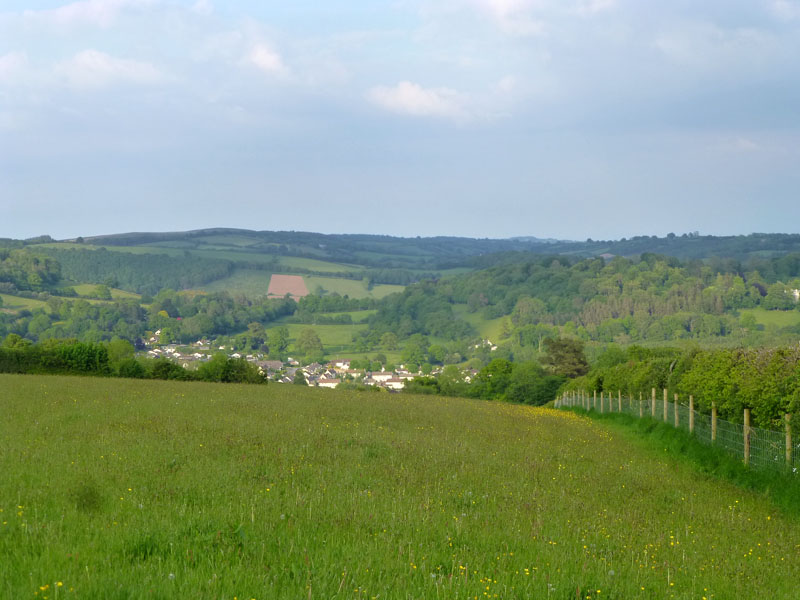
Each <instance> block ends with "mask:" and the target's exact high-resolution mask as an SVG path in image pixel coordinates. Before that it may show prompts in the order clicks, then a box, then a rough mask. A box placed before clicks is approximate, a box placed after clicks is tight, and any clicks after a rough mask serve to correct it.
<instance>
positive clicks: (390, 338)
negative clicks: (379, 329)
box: [381, 331, 397, 352]
mask: <svg viewBox="0 0 800 600" xmlns="http://www.w3.org/2000/svg"><path fill="white" fill-rule="evenodd" d="M381 346H382V347H383V348H385V349H386V350H388V351H390V352H393V351H394V350H397V336H396V335H395V334H394V333H392V332H391V331H387V332H386V333H384V334H383V335H382V336H381Z"/></svg>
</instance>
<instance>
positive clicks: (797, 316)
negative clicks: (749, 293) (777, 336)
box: [740, 308, 800, 327]
mask: <svg viewBox="0 0 800 600" xmlns="http://www.w3.org/2000/svg"><path fill="white" fill-rule="evenodd" d="M740 314H742V315H748V314H749V315H753V318H754V319H755V320H756V323H758V324H759V325H764V326H765V327H791V326H793V325H800V311H797V310H766V309H764V308H746V309H743V310H741V311H740Z"/></svg>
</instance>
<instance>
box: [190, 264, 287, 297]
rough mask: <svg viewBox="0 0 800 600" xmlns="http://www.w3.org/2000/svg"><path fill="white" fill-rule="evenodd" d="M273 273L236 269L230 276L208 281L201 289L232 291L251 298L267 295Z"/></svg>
mask: <svg viewBox="0 0 800 600" xmlns="http://www.w3.org/2000/svg"><path fill="white" fill-rule="evenodd" d="M271 276H272V273H270V272H269V271H262V270H260V269H236V270H235V271H234V272H233V274H231V276H230V277H226V278H224V279H217V280H216V281H212V282H211V283H207V284H206V285H204V286H202V287H201V288H200V289H201V290H203V291H206V292H230V293H233V294H244V295H245V296H248V297H250V298H257V297H259V296H265V295H266V294H267V290H268V289H269V278H270V277H271Z"/></svg>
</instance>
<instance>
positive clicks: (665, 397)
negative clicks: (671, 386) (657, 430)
mask: <svg viewBox="0 0 800 600" xmlns="http://www.w3.org/2000/svg"><path fill="white" fill-rule="evenodd" d="M667 404H669V401H668V400H667V388H664V423H666V422H667V420H668V416H667Z"/></svg>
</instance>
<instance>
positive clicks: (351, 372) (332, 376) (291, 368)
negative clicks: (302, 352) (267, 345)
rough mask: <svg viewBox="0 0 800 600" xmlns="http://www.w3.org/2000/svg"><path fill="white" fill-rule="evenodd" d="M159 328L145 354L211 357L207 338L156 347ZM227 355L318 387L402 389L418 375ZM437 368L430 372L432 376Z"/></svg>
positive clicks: (344, 363) (190, 360)
mask: <svg viewBox="0 0 800 600" xmlns="http://www.w3.org/2000/svg"><path fill="white" fill-rule="evenodd" d="M160 333H161V332H160V331H156V332H154V334H153V336H152V337H151V338H150V339H149V342H150V343H149V346H150V349H149V350H147V352H146V355H147V356H149V357H151V358H167V359H169V360H172V361H174V362H176V363H178V364H180V365H181V366H182V367H183V368H184V369H190V368H193V364H195V363H200V362H204V361H207V360H210V359H211V352H212V350H211V349H212V344H211V342H210V341H209V340H204V339H201V340H197V341H196V342H194V343H192V344H190V345H189V346H188V349H187V348H183V347H182V350H181V349H179V346H177V345H175V344H169V345H165V346H157V344H158V339H159V337H158V336H159V335H160ZM214 351H220V352H225V351H226V347H225V346H219V347H218V348H214ZM228 357H229V358H244V359H245V360H247V361H248V362H251V363H253V364H254V365H256V366H257V367H258V369H259V371H260V372H261V373H262V374H263V375H265V376H266V377H268V378H269V379H270V380H273V381H276V382H278V383H293V382H294V379H295V377H297V375H298V372H299V373H301V374H302V376H303V377H304V378H305V380H306V383H307V384H308V385H310V386H316V387H322V388H335V387H336V386H337V385H339V384H340V383H342V382H343V381H348V382H355V383H360V384H363V385H368V386H375V387H380V388H385V389H387V390H394V391H397V390H402V389H403V388H404V387H405V385H406V382H408V381H410V380H412V379H414V377H419V376H420V373H411V372H409V371H408V370H407V369H405V368H403V367H402V366H401V367H400V368H398V369H397V370H395V371H366V370H364V369H351V368H350V361H349V360H348V359H334V360H331V361H329V362H328V363H326V364H324V365H323V364H320V363H312V364H310V365H306V366H301V365H300V363H299V362H298V361H296V360H294V359H293V358H291V357H289V358H288V359H287V360H286V361H285V362H284V361H280V360H266V359H265V358H264V356H263V355H262V354H241V353H239V352H232V353H229V354H228ZM437 373H438V371H437V370H435V369H434V371H432V372H431V375H436V374H437Z"/></svg>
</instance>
